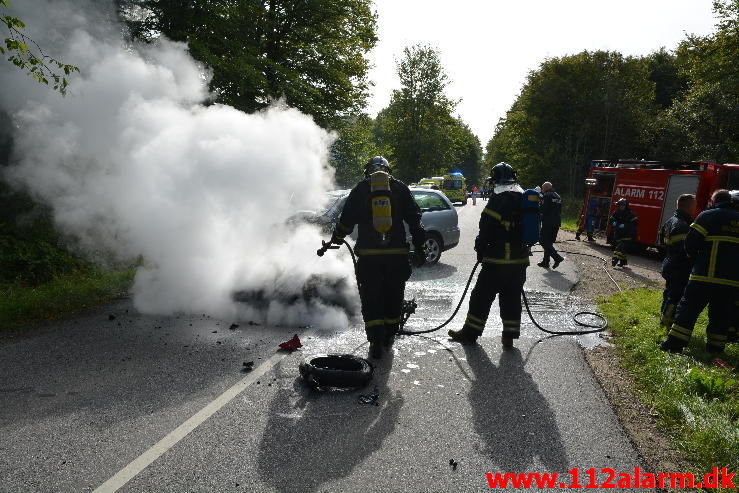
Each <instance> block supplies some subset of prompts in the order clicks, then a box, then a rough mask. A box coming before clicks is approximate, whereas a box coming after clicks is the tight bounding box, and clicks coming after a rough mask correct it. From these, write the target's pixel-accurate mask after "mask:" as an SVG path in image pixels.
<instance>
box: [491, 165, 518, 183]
mask: <svg viewBox="0 0 739 493" xmlns="http://www.w3.org/2000/svg"><path fill="white" fill-rule="evenodd" d="M490 178H492V179H493V181H494V182H495V184H496V185H511V184H513V183H516V172H515V171H514V169H513V168H512V167H511V165H510V164H508V163H498V164H496V165H495V166H493V169H492V170H490Z"/></svg>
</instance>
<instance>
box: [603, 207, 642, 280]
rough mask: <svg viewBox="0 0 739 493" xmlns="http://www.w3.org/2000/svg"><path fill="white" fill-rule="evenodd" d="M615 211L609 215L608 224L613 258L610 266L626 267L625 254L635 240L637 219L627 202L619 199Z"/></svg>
mask: <svg viewBox="0 0 739 493" xmlns="http://www.w3.org/2000/svg"><path fill="white" fill-rule="evenodd" d="M616 207H617V209H616V211H615V212H614V213H613V215H611V218H610V219H609V220H608V222H610V223H611V234H612V235H613V244H614V248H613V258H612V259H611V265H613V266H614V267H615V266H616V264H618V265H620V266H621V267H626V265H627V264H628V259H627V257H626V253H627V252H628V251H629V249H630V247H631V243H632V242H633V241H634V240H635V239H636V228H637V226H638V224H639V218H638V217H636V214H634V213H633V212H632V211H631V209H629V201H628V200H626V199H624V198H621V199H618V202H616Z"/></svg>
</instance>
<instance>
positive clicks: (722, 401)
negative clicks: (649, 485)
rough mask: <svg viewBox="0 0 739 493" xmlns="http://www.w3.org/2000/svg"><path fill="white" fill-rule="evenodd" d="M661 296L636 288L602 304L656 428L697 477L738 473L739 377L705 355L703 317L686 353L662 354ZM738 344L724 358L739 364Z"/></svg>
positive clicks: (730, 347) (628, 369)
mask: <svg viewBox="0 0 739 493" xmlns="http://www.w3.org/2000/svg"><path fill="white" fill-rule="evenodd" d="M661 301H662V293H661V292H660V291H657V290H650V289H635V290H628V291H624V292H622V293H618V294H615V295H613V296H611V297H610V298H608V299H602V300H600V302H599V304H600V309H601V311H602V312H603V314H604V315H605V316H606V317H608V320H609V322H610V330H611V332H612V333H613V334H614V336H615V337H614V344H615V347H616V351H618V352H619V354H620V355H621V356H622V362H623V365H624V367H625V369H626V370H627V371H628V372H629V373H630V374H631V375H632V377H633V378H634V381H635V384H636V386H637V388H638V389H639V390H640V391H641V392H640V394H639V398H640V399H641V400H642V401H643V402H644V403H645V404H646V405H647V406H649V407H650V408H651V409H652V410H653V414H654V415H655V416H656V417H657V422H658V425H659V426H661V427H662V428H663V429H665V430H666V431H667V432H668V433H669V434H670V435H671V436H672V438H673V439H674V441H675V443H676V444H677V447H678V448H679V450H680V451H681V452H682V453H683V455H685V457H686V458H687V459H688V460H689V461H691V463H692V464H693V465H694V466H695V468H696V470H695V471H694V472H695V473H696V474H705V473H708V472H711V468H712V467H715V466H718V467H719V468H720V467H722V466H726V467H727V468H728V469H729V471H737V470H739V378H738V377H737V376H736V373H734V372H731V371H729V370H725V369H721V368H718V367H715V366H714V365H712V364H711V363H710V362H709V360H710V356H709V355H708V353H706V352H705V337H706V333H705V325H706V317H705V313H704V314H702V315H701V318H700V319H699V320H698V324H697V325H696V328H695V331H694V333H693V340H692V341H691V345H690V347H689V348H687V349H686V350H685V354H682V355H675V354H668V353H664V352H662V351H661V350H660V349H659V347H658V342H659V341H661V340H662V339H663V338H664V334H663V332H662V330H661V329H660V327H659V307H660V304H661ZM737 346H739V345H737V344H732V345H729V347H728V348H727V351H726V355H725V357H723V359H724V360H725V361H726V362H728V363H729V364H730V365H732V366H734V367H735V368H736V367H737V366H738V365H739V347H737Z"/></svg>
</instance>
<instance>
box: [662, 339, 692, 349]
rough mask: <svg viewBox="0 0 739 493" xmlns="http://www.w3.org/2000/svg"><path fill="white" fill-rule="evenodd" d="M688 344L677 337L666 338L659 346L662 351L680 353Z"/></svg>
mask: <svg viewBox="0 0 739 493" xmlns="http://www.w3.org/2000/svg"><path fill="white" fill-rule="evenodd" d="M687 345H688V344H687V343H686V342H685V341H682V340H680V339H678V338H677V337H672V336H667V339H665V341H664V342H663V343H662V344H661V345H660V349H662V351H667V352H668V353H682V352H683V349H684V348H685V346H687Z"/></svg>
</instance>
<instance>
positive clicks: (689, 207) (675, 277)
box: [660, 194, 697, 330]
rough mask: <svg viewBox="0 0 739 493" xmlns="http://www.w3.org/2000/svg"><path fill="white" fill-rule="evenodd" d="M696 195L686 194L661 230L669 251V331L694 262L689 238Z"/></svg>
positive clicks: (665, 268) (665, 270)
mask: <svg viewBox="0 0 739 493" xmlns="http://www.w3.org/2000/svg"><path fill="white" fill-rule="evenodd" d="M696 205H697V203H696V201H695V195H691V194H683V195H681V196H680V197H678V199H677V210H676V211H675V214H674V215H673V216H672V217H671V218H670V219H668V220H667V221H665V224H664V225H663V226H662V228H661V229H660V236H661V238H662V241H661V243H662V244H663V245H665V247H666V249H667V251H666V255H665V258H664V260H663V261H662V277H663V278H664V280H665V290H664V292H663V293H662V321H661V324H660V325H661V326H662V327H664V328H665V330H670V327H672V319H673V317H674V315H675V308H676V307H677V304H678V303H679V302H680V298H682V296H683V291H685V286H686V285H687V284H688V277H689V276H690V270H691V269H692V267H693V263H692V262H691V261H690V259H689V258H688V254H687V253H686V252H685V237H686V236H687V235H688V231H690V223H691V222H693V216H694V215H695V207H696Z"/></svg>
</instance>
